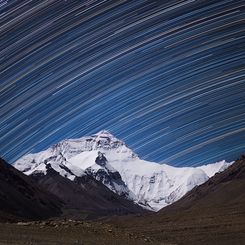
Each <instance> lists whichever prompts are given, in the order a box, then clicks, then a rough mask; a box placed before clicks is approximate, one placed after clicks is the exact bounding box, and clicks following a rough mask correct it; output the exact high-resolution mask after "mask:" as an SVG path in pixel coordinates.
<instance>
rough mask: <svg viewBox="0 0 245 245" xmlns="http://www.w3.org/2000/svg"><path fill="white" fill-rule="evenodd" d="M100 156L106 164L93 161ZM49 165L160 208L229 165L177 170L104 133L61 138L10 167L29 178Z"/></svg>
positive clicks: (65, 174)
mask: <svg viewBox="0 0 245 245" xmlns="http://www.w3.org/2000/svg"><path fill="white" fill-rule="evenodd" d="M99 156H101V159H102V158H103V157H104V158H105V159H106V160H105V161H104V162H103V161H102V162H101V160H100V161H96V159H97V158H98V157H99ZM102 156H103V157H102ZM47 164H48V166H50V167H51V168H53V169H54V170H55V171H57V172H59V173H60V174H61V175H62V176H64V177H67V178H69V179H71V180H73V179H74V178H75V177H76V176H82V175H84V174H90V175H92V176H93V177H94V178H96V179H97V180H99V181H101V182H102V183H103V184H105V185H106V186H107V187H108V188H110V189H111V190H112V191H114V192H116V193H118V194H119V195H124V196H126V197H128V198H131V199H133V200H134V201H135V202H137V203H139V204H141V205H144V206H145V207H148V208H152V209H154V210H159V209H160V208H162V207H164V206H166V205H169V204H171V203H173V202H175V201H177V200H178V199H179V198H181V197H182V196H183V195H184V194H185V193H186V192H188V191H190V190H191V189H192V188H193V187H195V186H196V185H200V184H202V183H204V182H205V181H207V180H208V178H210V177H211V176H213V175H214V174H215V173H216V172H220V171H223V170H224V169H225V168H227V167H228V166H229V165H230V164H232V163H227V162H225V161H221V162H218V163H215V164H209V165H205V166H200V167H182V168H177V167H173V166H170V165H167V164H158V163H154V162H149V161H144V160H141V159H140V158H139V157H138V156H137V155H136V154H135V153H134V152H133V151H132V150H131V149H129V148H128V147H127V145H126V144H125V143H124V142H123V141H121V140H119V139H117V138H116V137H115V136H113V135H112V134H111V133H110V132H108V131H106V130H102V131H100V132H98V133H96V134H93V135H91V136H84V137H81V138H78V139H67V140H63V141H61V142H59V143H58V144H55V145H53V146H51V147H50V148H48V149H47V150H45V151H42V152H39V153H35V154H28V155H26V156H23V157H22V158H20V159H19V160H17V161H16V162H15V163H14V166H15V167H16V168H17V169H19V170H21V171H22V172H24V173H25V174H27V175H30V174H34V173H40V172H42V173H43V174H46V169H47Z"/></svg>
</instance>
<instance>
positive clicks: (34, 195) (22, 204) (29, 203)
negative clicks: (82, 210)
mask: <svg viewBox="0 0 245 245" xmlns="http://www.w3.org/2000/svg"><path fill="white" fill-rule="evenodd" d="M61 205H62V203H61V202H60V201H59V200H58V199H57V198H56V197H55V196H53V195H52V194H50V193H47V192H45V191H44V190H42V189H41V188H40V187H39V186H38V185H37V184H36V183H35V182H34V181H32V180H31V179H30V177H28V176H26V175H24V174H23V173H21V172H20V171H18V170H17V169H15V168H13V167H12V166H11V165H9V164H8V163H6V162H5V161H4V160H3V159H1V158H0V221H4V220H17V219H45V218H49V217H54V216H58V215H60V214H61V210H60V208H61Z"/></svg>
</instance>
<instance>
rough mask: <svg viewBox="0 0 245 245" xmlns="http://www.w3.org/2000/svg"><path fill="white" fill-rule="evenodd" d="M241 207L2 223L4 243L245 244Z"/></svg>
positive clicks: (1, 241) (0, 241)
mask: <svg viewBox="0 0 245 245" xmlns="http://www.w3.org/2000/svg"><path fill="white" fill-rule="evenodd" d="M238 210H240V211H238ZM241 210H244V209H241V208H238V207H233V208H232V210H227V209H222V210H220V209H219V210H217V212H214V211H215V210H213V209H212V212H211V213H210V212H209V210H205V211H204V212H202V213H201V214H200V210H199V211H198V210H196V211H192V212H191V213H189V212H186V211H185V212H171V213H169V214H166V213H165V214H164V215H163V214H149V215H137V216H134V217H133V216H123V217H114V218H105V219H101V220H100V221H71V220H68V221H44V222H40V221H39V222H27V223H15V224H10V223H2V224H0V245H75V244H80V245H97V244H99V245H103V244H105V245H114V244H115V245H127V244H128V245H141V244H154V245H182V244H184V245H185V244H186V245H209V244H210V245H230V244H232V245H244V244H245V212H244V211H243V212H241Z"/></svg>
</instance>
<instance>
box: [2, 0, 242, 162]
mask: <svg viewBox="0 0 245 245" xmlns="http://www.w3.org/2000/svg"><path fill="white" fill-rule="evenodd" d="M244 7H245V5H244V2H243V1H239V0H238V1H237V0H236V1H235V0H209V1H206V0H170V1H160V0H155V1H153V0H137V1H129V0H124V1H114V0H104V1H102V0H94V1H88V0H87V1H85V0H80V1H79V0H66V1H65V0H60V1H55V0H48V1H45V0H43V1H39V0H32V1H29V0H28V1H26V0H15V1H11V0H4V1H2V2H1V3H0V18H1V21H0V35H1V39H0V74H1V76H0V84H1V87H0V116H1V121H0V135H1V138H0V146H1V147H0V154H1V156H2V157H4V158H6V160H8V161H9V162H10V163H11V162H14V161H15V160H16V159H18V158H19V157H20V156H22V155H24V154H26V153H29V152H37V151H40V150H44V149H46V148H47V147H49V146H50V145H52V144H55V143H57V142H58V141H60V140H62V139H65V138H76V137H81V136H84V135H90V134H93V133H96V132H97V131H99V130H102V129H107V130H109V131H111V133H113V134H114V135H115V136H116V137H118V138H120V139H122V140H125V142H126V143H127V145H128V146H129V147H130V148H132V150H134V151H135V152H136V153H137V154H138V155H139V156H140V157H141V158H142V159H147V160H150V161H156V162H159V163H164V162H166V163H168V164H172V165H175V166H198V165H200V164H205V163H211V162H215V161H218V160H222V159H226V160H227V161H229V160H234V159H235V158H237V157H239V156H240V154H242V153H244V149H245V119H244V118H245V117H244V115H245V79H244V76H245V73H244V70H245V66H244V58H245V52H244V50H245V45H244V43H245V40H244V39H245V38H244V33H245V32H244V25H243V24H244V19H245V18H244V17H245V14H244Z"/></svg>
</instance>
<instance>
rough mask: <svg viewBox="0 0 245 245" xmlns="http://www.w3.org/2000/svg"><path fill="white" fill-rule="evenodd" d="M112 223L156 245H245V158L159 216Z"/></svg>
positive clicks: (162, 211) (164, 210) (118, 220)
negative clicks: (148, 239) (148, 238)
mask: <svg viewBox="0 0 245 245" xmlns="http://www.w3.org/2000/svg"><path fill="white" fill-rule="evenodd" d="M109 222H110V223H112V224H114V225H120V227H122V228H124V229H125V231H132V232H134V233H137V234H138V235H139V236H140V235H146V236H149V237H150V238H151V239H154V241H155V243H156V244H158V243H160V244H188V245H190V244H202V245H204V244H205V245H206V244H216V245H219V244H220V245H226V244H227V245H229V244H233V245H234V244H241V245H242V244H245V157H244V156H243V157H241V158H240V159H239V160H237V161H236V162H235V163H234V164H233V165H231V166H230V167H229V168H228V169H226V170H225V171H224V172H222V173H218V174H216V175H215V176H213V177H212V178H210V179H209V180H208V181H207V182H206V183H204V184H202V185H200V186H198V187H196V188H194V189H193V190H191V191H190V192H189V193H187V194H186V195H185V196H184V197H183V198H181V199H180V200H179V201H177V202H176V203H174V204H172V205H170V206H168V207H166V208H163V209H162V210H160V211H159V212H158V213H156V214H150V215H143V216H140V217H123V218H114V219H113V220H109Z"/></svg>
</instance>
